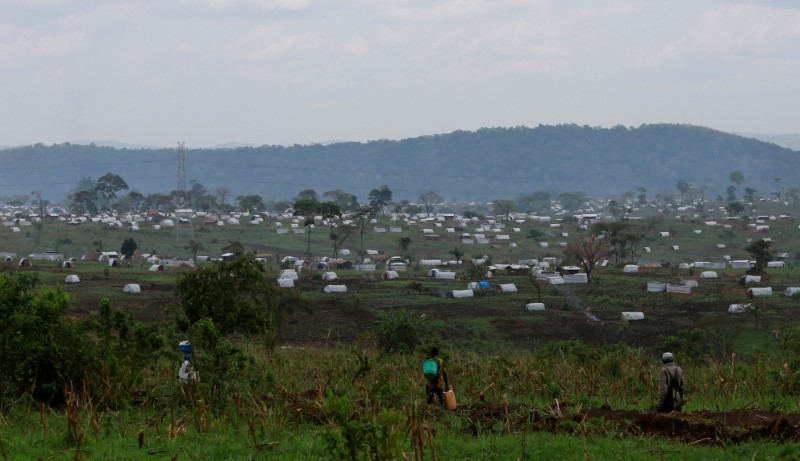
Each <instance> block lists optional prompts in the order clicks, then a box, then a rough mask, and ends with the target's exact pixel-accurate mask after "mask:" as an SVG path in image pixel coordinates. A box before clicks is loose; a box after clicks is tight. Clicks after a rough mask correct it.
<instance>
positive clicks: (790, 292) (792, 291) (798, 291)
mask: <svg viewBox="0 0 800 461" xmlns="http://www.w3.org/2000/svg"><path fill="white" fill-rule="evenodd" d="M783 294H785V295H786V296H797V295H800V287H789V288H787V289H786V290H785V291H784V292H783Z"/></svg>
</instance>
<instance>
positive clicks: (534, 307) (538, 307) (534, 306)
mask: <svg viewBox="0 0 800 461" xmlns="http://www.w3.org/2000/svg"><path fill="white" fill-rule="evenodd" d="M525 309H527V310H529V311H543V310H544V303H528V304H526V305H525Z"/></svg>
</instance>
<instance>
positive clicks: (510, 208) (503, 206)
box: [492, 200, 517, 219]
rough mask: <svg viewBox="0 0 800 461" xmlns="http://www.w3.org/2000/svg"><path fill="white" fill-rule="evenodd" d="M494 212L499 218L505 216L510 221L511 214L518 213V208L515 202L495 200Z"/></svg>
mask: <svg viewBox="0 0 800 461" xmlns="http://www.w3.org/2000/svg"><path fill="white" fill-rule="evenodd" d="M492 211H493V212H494V214H495V215H497V216H505V217H506V219H510V218H511V213H514V212H515V211H517V206H516V204H515V203H514V201H513V200H493V201H492Z"/></svg>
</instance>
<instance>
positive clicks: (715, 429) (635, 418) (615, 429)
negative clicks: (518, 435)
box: [456, 403, 800, 445]
mask: <svg viewBox="0 0 800 461" xmlns="http://www.w3.org/2000/svg"><path fill="white" fill-rule="evenodd" d="M456 413H457V414H458V415H459V416H461V417H462V418H466V419H468V420H469V421H470V422H471V425H470V428H471V429H470V430H473V431H475V433H477V430H478V428H479V427H482V428H488V427H492V428H497V427H498V426H500V427H503V428H505V429H506V430H509V431H512V432H515V431H520V430H532V431H548V432H562V433H575V434H580V433H583V432H586V431H588V432H590V433H593V434H597V433H599V434H603V433H606V434H619V435H626V436H640V435H644V436H650V437H659V438H664V439H668V440H675V441H680V442H683V443H689V444H696V445H723V444H730V443H739V442H745V441H748V440H763V439H770V440H775V441H776V442H797V441H800V414H782V413H775V412H767V411H760V410H736V411H728V412H711V411H698V412H682V413H670V414H657V413H642V412H641V411H638V410H612V409H578V410H577V411H569V412H567V411H566V410H564V409H562V408H560V407H558V406H556V405H553V406H551V407H548V408H544V409H542V408H533V407H528V406H524V405H509V406H504V405H502V404H482V403H478V404H470V405H464V406H460V407H459V408H458V409H457V410H456Z"/></svg>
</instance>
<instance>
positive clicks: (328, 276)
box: [322, 272, 338, 280]
mask: <svg viewBox="0 0 800 461" xmlns="http://www.w3.org/2000/svg"><path fill="white" fill-rule="evenodd" d="M337 278H338V276H337V275H336V272H323V273H322V280H335V279H337Z"/></svg>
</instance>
